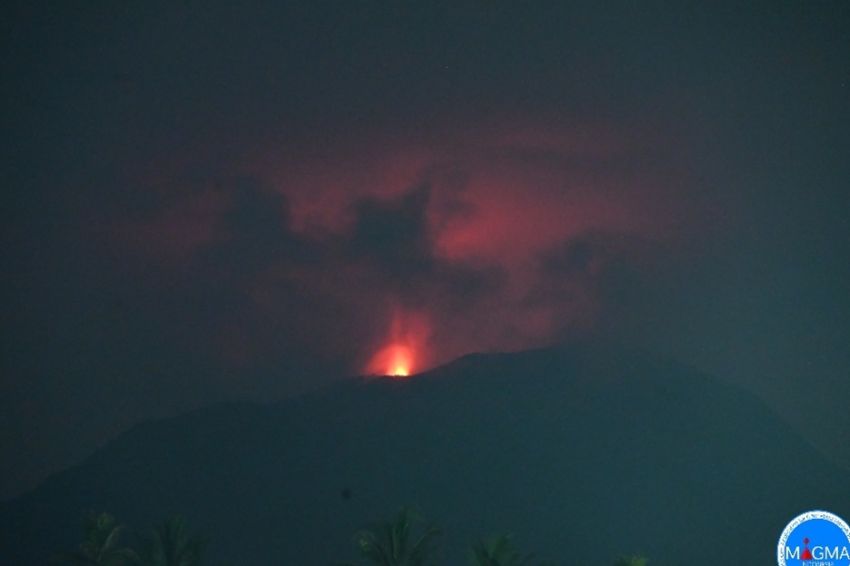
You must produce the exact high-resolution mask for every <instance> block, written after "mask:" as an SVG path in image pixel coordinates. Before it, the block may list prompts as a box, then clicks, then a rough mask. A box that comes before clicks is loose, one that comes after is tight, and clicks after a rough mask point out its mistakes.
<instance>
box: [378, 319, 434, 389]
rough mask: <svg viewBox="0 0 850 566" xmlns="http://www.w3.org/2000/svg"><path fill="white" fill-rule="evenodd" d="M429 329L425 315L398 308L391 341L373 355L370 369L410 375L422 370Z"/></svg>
mask: <svg viewBox="0 0 850 566" xmlns="http://www.w3.org/2000/svg"><path fill="white" fill-rule="evenodd" d="M427 331H428V325H427V323H426V321H425V320H424V317H421V316H418V315H412V314H411V313H402V312H401V311H399V310H396V312H395V313H394V315H393V320H392V324H391V328H390V336H389V344H388V345H387V346H385V347H383V348H381V349H380V350H379V351H378V353H377V354H375V355H374V356H372V359H371V360H370V362H369V365H368V366H367V368H366V371H367V372H368V373H370V374H375V375H388V376H392V377H408V376H409V375H411V374H413V372H414V371H415V370H417V369H421V366H422V359H421V358H422V349H423V348H424V342H425V338H426V335H427Z"/></svg>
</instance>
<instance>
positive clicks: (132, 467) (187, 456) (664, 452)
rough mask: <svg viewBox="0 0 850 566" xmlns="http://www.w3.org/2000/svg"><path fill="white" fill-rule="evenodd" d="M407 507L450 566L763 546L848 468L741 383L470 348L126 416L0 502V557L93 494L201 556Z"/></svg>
mask: <svg viewBox="0 0 850 566" xmlns="http://www.w3.org/2000/svg"><path fill="white" fill-rule="evenodd" d="M813 410H815V411H816V408H813ZM403 505H410V506H413V507H415V508H416V509H418V510H419V512H420V513H421V514H422V515H424V516H426V517H428V518H430V519H433V520H435V521H436V522H437V523H438V524H439V525H440V526H441V527H442V529H443V531H444V536H443V541H442V542H443V544H442V547H443V555H444V558H445V560H444V562H445V563H446V564H462V563H463V560H464V559H465V548H466V547H467V545H468V544H470V543H471V542H472V541H474V540H475V539H476V538H479V537H481V536H485V535H490V534H493V533H499V532H511V533H513V535H514V540H516V541H517V543H518V545H520V546H522V548H523V549H527V550H528V551H529V552H532V551H533V552H535V553H536V555H537V556H538V557H540V558H545V559H547V560H550V561H551V562H552V563H554V564H564V565H571V564H575V565H593V564H610V563H611V560H612V558H613V557H615V556H617V555H620V554H626V553H643V554H646V555H647V556H649V557H650V558H651V563H652V564H653V565H657V566H668V565H669V566H673V565H677V564H691V565H699V566H702V565H704V566H716V565H717V564H721V563H722V564H742V565H743V564H753V563H760V564H762V563H763V564H769V563H772V562H771V561H772V560H774V556H775V548H776V546H775V545H776V541H777V539H778V537H779V534H780V532H781V530H782V528H783V527H784V526H785V524H786V523H787V522H788V521H789V520H790V519H791V518H792V517H794V516H796V515H797V514H799V513H800V512H802V511H806V510H809V509H816V508H825V509H829V510H831V511H833V512H836V513H838V514H839V515H840V514H842V513H845V514H846V513H847V512H848V511H850V473H849V472H848V471H847V470H844V469H841V468H839V467H837V466H835V465H833V464H831V463H830V461H829V459H827V458H825V457H824V456H823V455H822V454H820V453H819V452H817V451H816V450H815V449H814V448H812V447H811V446H810V445H809V444H808V443H807V442H805V441H804V440H803V439H802V438H801V437H800V436H799V435H798V434H796V433H795V432H794V431H793V430H792V429H791V428H790V427H789V426H787V425H786V424H785V423H784V422H783V421H782V420H781V419H779V418H778V417H777V416H776V415H775V414H774V413H773V412H771V411H770V410H769V409H768V408H767V407H766V406H765V405H764V404H763V403H762V402H761V401H760V400H758V399H757V398H756V397H754V396H753V395H752V394H750V393H748V392H746V391H744V390H741V389H739V388H736V387H733V386H731V385H728V384H726V383H724V382H722V381H719V380H717V379H713V378H711V377H709V376H706V375H703V374H701V373H699V372H698V371H695V370H693V369H691V368H688V367H686V366H683V365H680V364H677V363H675V362H672V361H669V360H663V359H659V358H656V357H653V356H650V355H646V354H643V353H639V352H632V351H629V350H626V349H623V348H618V347H614V346H610V345H603V344H599V343H597V344H587V343H584V344H573V345H571V346H568V347H562V348H553V349H544V350H535V351H528V352H520V353H512V354H487V355H483V354H481V355H479V354H476V355H469V356H466V357H463V358H460V359H458V360H456V361H454V362H452V363H450V364H448V365H445V366H442V367H440V368H437V369H435V370H432V371H429V372H426V373H423V374H420V375H418V376H415V377H413V378H410V379H406V380H398V379H390V378H358V379H350V380H347V381H345V382H338V383H337V384H335V385H332V386H329V387H326V388H324V389H322V390H321V391H319V392H316V393H313V394H311V395H307V396H302V397H298V398H294V399H289V400H286V401H284V402H280V403H275V404H250V403H239V404H227V405H220V406H215V407H210V408H207V409H204V410H201V411H197V412H193V413H191V414H187V415H184V416H180V417H177V418H172V419H167V420H162V421H157V422H150V423H145V424H141V425H139V426H136V427H134V428H133V429H131V430H129V431H128V432H126V433H124V434H123V435H121V436H119V437H118V438H116V439H114V440H113V441H112V442H111V443H109V444H108V445H107V446H106V447H105V448H103V449H102V450H100V451H98V452H96V453H95V454H94V455H92V456H91V457H89V458H88V459H87V460H85V461H84V462H83V463H82V464H81V465H79V466H76V467H73V468H71V469H68V470H66V471H64V472H61V473H58V474H55V475H54V476H52V477H51V478H49V479H48V480H47V481H45V482H44V483H43V484H42V485H41V486H40V487H38V488H37V489H35V490H34V491H32V492H30V493H28V494H26V495H25V496H23V497H20V498H18V499H15V500H12V501H9V502H6V503H4V504H3V505H2V506H0V533H2V534H0V537H1V538H0V549H2V550H0V562H2V563H3V564H16V565H19V566H29V565H36V564H39V565H41V564H45V563H47V561H48V559H49V556H50V555H51V554H52V553H53V552H55V551H57V550H63V549H68V548H71V547H73V546H74V545H75V544H76V542H77V541H78V540H79V537H80V518H81V516H82V513H83V512H84V511H86V510H108V511H109V512H111V513H113V514H114V515H116V516H117V517H118V518H119V520H121V521H122V522H123V523H125V524H127V525H129V526H131V527H134V528H137V529H140V530H142V529H147V528H148V527H149V526H151V525H153V524H154V523H157V522H159V521H161V520H162V518H163V517H165V516H167V515H169V514H171V513H181V514H183V515H185V516H186V517H187V518H188V520H189V523H190V524H191V525H192V526H193V527H194V528H195V529H197V530H198V531H199V532H202V533H204V534H205V535H206V536H207V537H208V538H209V541H210V544H209V551H208V554H207V561H206V563H208V564H211V565H213V566H217V565H228V564H230V565H246V566H248V565H258V566H263V565H272V564H277V565H279V564H292V565H305V566H310V565H327V564H333V563H336V562H340V561H346V560H351V559H353V558H354V557H355V552H354V551H355V549H354V548H353V545H352V535H353V534H354V533H355V531H357V530H358V529H359V528H361V527H363V526H364V525H366V524H368V523H369V522H371V521H372V520H375V519H381V518H385V517H389V516H391V515H392V514H394V513H395V512H396V511H397V510H398V508H399V507H401V506H403ZM3 555H5V558H2V556H3Z"/></svg>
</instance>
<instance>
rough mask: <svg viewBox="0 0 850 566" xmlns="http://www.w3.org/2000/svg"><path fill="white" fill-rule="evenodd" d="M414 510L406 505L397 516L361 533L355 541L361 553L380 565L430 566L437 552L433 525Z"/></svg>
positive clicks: (356, 536)
mask: <svg viewBox="0 0 850 566" xmlns="http://www.w3.org/2000/svg"><path fill="white" fill-rule="evenodd" d="M421 523H422V519H421V518H420V517H419V516H418V515H417V514H416V513H414V512H413V511H412V510H410V509H407V508H403V509H402V510H401V511H399V513H398V515H396V517H395V519H393V520H391V521H388V522H384V523H377V524H375V525H373V526H372V527H371V528H370V529H367V530H363V531H360V532H358V533H357V534H356V535H355V537H354V541H355V543H356V544H357V548H358V550H359V551H360V555H361V556H362V557H363V558H366V559H367V560H369V562H371V563H372V564H375V565H377V566H426V565H428V564H432V563H433V562H432V560H433V558H434V554H435V550H436V549H435V546H434V539H435V538H436V537H437V535H439V534H440V531H439V529H437V528H436V527H435V526H433V525H423V526H421V527H418V525H419V524H421Z"/></svg>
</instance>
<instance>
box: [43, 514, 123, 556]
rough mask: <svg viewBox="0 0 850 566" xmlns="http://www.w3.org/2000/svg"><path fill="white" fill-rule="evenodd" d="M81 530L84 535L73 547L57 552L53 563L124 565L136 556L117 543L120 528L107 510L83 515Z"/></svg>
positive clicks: (121, 529) (120, 532)
mask: <svg viewBox="0 0 850 566" xmlns="http://www.w3.org/2000/svg"><path fill="white" fill-rule="evenodd" d="M83 529H84V532H85V538H84V539H83V542H81V543H80V545H79V547H78V548H77V550H74V551H71V552H66V553H62V554H59V555H58V556H56V561H57V562H59V563H60V564H75V565H78V566H125V565H129V564H133V563H134V562H135V561H136V559H137V558H138V556H137V555H136V553H135V552H133V550H131V549H130V548H128V547H125V546H121V542H120V538H121V534H122V533H123V531H124V527H123V526H121V525H119V524H118V522H117V521H116V520H115V517H113V516H112V515H110V514H109V513H100V514H96V513H91V514H88V515H86V517H85V519H84V521H83Z"/></svg>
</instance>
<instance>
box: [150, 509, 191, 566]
mask: <svg viewBox="0 0 850 566" xmlns="http://www.w3.org/2000/svg"><path fill="white" fill-rule="evenodd" d="M205 546H206V542H205V541H204V540H203V539H201V538H199V537H196V536H190V535H189V530H188V528H187V527H186V520H185V519H184V518H183V517H181V516H179V515H175V516H173V517H170V518H168V519H167V520H166V521H165V522H164V523H162V524H161V525H159V526H158V527H156V528H155V529H154V530H153V533H152V534H151V536H150V537H149V538H147V539H146V540H145V541H144V542H143V546H142V552H141V555H140V557H139V560H138V562H137V563H138V564H139V565H140V566H198V565H199V564H200V563H201V555H202V553H203V550H204V547H205Z"/></svg>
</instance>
